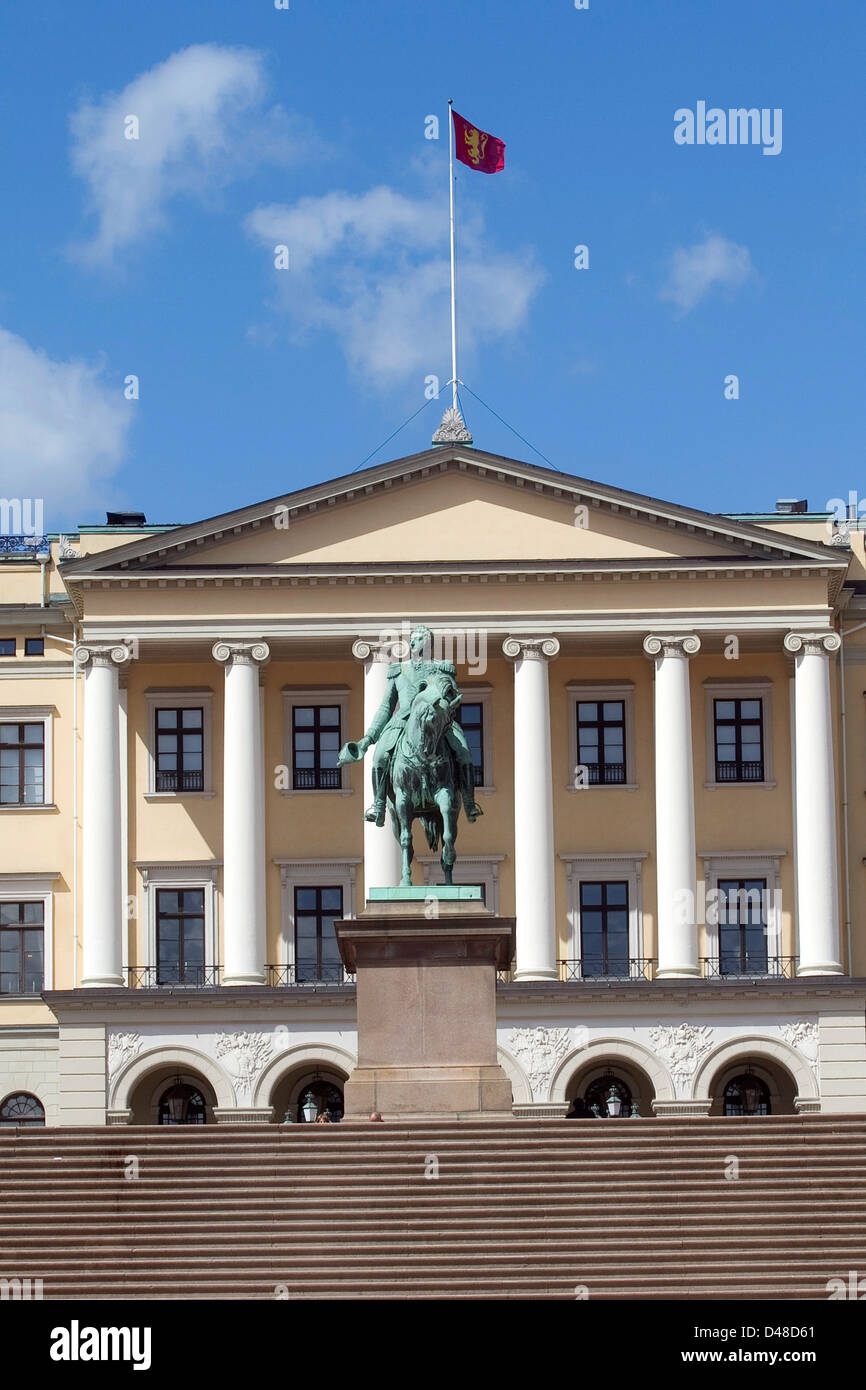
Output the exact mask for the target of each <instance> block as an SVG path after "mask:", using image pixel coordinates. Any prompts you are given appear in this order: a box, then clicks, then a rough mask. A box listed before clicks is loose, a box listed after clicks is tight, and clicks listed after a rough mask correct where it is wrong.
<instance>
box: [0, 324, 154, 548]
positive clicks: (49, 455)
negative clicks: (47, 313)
mask: <svg viewBox="0 0 866 1390" xmlns="http://www.w3.org/2000/svg"><path fill="white" fill-rule="evenodd" d="M136 408H137V407H136V406H135V405H133V404H131V403H130V402H129V401H127V400H125V399H124V395H123V389H122V385H121V383H120V382H118V383H117V384H115V385H112V386H111V388H110V389H109V388H108V387H107V386H106V385H105V382H104V381H103V380H102V372H101V369H100V368H99V367H94V366H89V365H87V364H86V363H84V362H74V361H73V362H55V361H52V359H51V358H50V357H48V356H47V354H46V353H44V352H41V351H39V350H38V349H34V348H32V347H31V346H30V344H29V343H26V342H25V341H24V339H23V338H19V337H17V336H16V334H14V333H10V332H9V331H8V330H7V329H5V328H0V492H2V494H3V496H4V497H41V498H43V501H44V517H45V527H46V529H47V530H56V529H59V527H60V526H62V525H69V524H70V523H73V522H74V521H75V520H79V519H80V517H77V516H75V515H74V513H75V512H76V510H77V509H79V508H87V507H90V506H92V505H94V503H95V502H96V501H100V500H102V497H101V491H102V488H103V486H104V483H105V481H106V480H107V479H109V478H110V477H111V476H112V475H113V474H114V473H115V472H116V471H117V469H118V468H119V467H120V465H121V463H122V462H123V458H124V454H125V450H126V435H127V431H128V429H129V425H130V421H131V420H132V418H133V412H134V410H135V409H136Z"/></svg>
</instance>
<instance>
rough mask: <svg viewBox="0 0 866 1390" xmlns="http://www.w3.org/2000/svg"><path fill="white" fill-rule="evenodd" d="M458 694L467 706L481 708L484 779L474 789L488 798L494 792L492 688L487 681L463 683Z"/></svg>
mask: <svg viewBox="0 0 866 1390" xmlns="http://www.w3.org/2000/svg"><path fill="white" fill-rule="evenodd" d="M460 694H461V695H462V697H463V700H464V701H465V702H466V704H468V705H480V706H481V756H482V759H483V762H484V767H483V769H482V770H483V773H484V777H483V780H482V781H481V782H479V784H478V786H477V787H476V788H475V790H476V791H477V792H484V793H485V794H486V795H488V796H490V795H492V793H493V792H495V791H496V783H495V781H494V777H493V686H492V685H490V683H489V682H487V681H483V682H482V681H478V682H476V683H474V684H473V682H472V681H464V682H461V684H460Z"/></svg>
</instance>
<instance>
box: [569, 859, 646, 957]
mask: <svg viewBox="0 0 866 1390" xmlns="http://www.w3.org/2000/svg"><path fill="white" fill-rule="evenodd" d="M646 857H647V855H646V851H645V850H632V851H629V852H625V853H622V854H611V855H607V856H605V857H604V858H602V857H601V856H600V855H594V854H560V855H559V858H560V859H562V860H563V861H564V863H565V868H566V885H567V895H566V903H567V911H568V924H567V932H566V941H565V959H564V960H560V961H559V974H560V979H562V980H564V981H570V980H583V979H592V978H598V977H601V976H605V975H607V976H608V977H610V976H616V977H617V978H624V979H635V980H637V979H646V980H648V979H650V978H651V975H652V967H653V963H654V962H653V961H652V960H651V959H650V958H645V957H644V953H643V951H644V948H643V920H642V902H643V861H644V859H646Z"/></svg>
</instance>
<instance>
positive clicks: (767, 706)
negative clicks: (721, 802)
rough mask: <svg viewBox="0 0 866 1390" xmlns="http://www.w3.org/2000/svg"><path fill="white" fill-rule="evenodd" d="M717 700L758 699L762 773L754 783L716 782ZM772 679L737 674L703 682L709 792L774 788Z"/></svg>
mask: <svg viewBox="0 0 866 1390" xmlns="http://www.w3.org/2000/svg"><path fill="white" fill-rule="evenodd" d="M716 700H760V701H761V747H762V751H763V758H764V776H763V779H762V780H761V781H755V782H719V781H717V780H716V718H715V701H716ZM772 715H773V682H772V681H771V680H770V678H769V677H768V676H756V677H754V678H753V679H751V680H740V679H738V678H737V677H721V676H709V677H708V678H707V679H706V680H705V681H704V722H705V725H706V781H705V782H704V786H705V788H706V789H707V790H708V791H716V790H719V789H731V788H733V787H736V788H741V787H775V785H776V782H775V780H774V772H773V717H772Z"/></svg>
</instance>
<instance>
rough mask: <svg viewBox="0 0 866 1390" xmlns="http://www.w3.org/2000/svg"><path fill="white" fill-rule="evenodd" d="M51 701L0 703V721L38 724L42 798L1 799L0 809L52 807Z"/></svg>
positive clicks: (54, 807) (0, 810)
mask: <svg viewBox="0 0 866 1390" xmlns="http://www.w3.org/2000/svg"><path fill="white" fill-rule="evenodd" d="M56 713H57V710H56V707H55V706H54V705H0V724H41V725H42V726H43V728H42V800H41V801H29V802H11V803H10V802H5V803H2V804H0V812H4V811H5V812H12V813H15V812H19V813H20V812H21V811H26V812H28V813H30V812H33V811H56V810H57V807H56V806H55V804H54V716H55V714H56Z"/></svg>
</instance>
